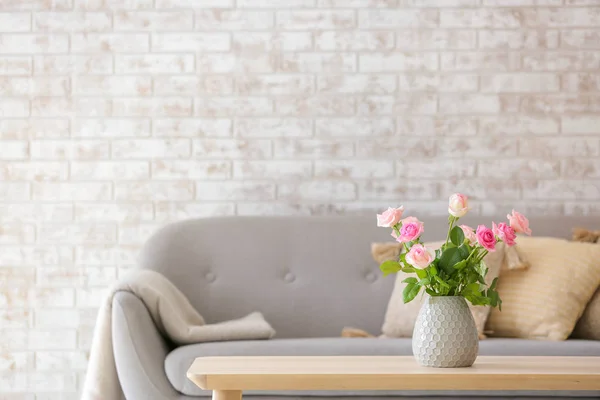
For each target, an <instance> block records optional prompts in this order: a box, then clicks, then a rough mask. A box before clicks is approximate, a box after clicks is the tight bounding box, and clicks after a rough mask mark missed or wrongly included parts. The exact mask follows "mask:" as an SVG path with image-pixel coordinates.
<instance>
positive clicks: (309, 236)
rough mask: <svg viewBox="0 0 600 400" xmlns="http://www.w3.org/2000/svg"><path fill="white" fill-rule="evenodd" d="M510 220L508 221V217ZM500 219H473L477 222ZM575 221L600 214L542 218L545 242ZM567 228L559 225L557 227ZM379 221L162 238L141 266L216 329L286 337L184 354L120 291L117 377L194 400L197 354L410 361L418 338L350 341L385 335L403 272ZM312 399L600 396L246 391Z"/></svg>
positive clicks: (509, 347) (195, 227)
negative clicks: (264, 323) (387, 268)
mask: <svg viewBox="0 0 600 400" xmlns="http://www.w3.org/2000/svg"><path fill="white" fill-rule="evenodd" d="M500 219H501V218H498V219H497V220H500ZM489 221H491V218H473V219H469V218H465V223H469V224H471V225H472V226H475V225H477V224H478V223H488V224H489ZM424 222H425V228H426V231H425V236H424V238H425V239H426V240H438V239H441V238H443V236H444V234H445V232H446V218H444V217H439V218H430V219H425V220H424ZM573 226H590V227H593V226H595V227H598V226H600V218H596V219H591V218H587V217H580V218H568V217H562V218H532V219H531V227H532V228H533V230H534V233H535V234H536V235H547V236H558V237H565V238H568V237H569V236H570V231H571V228H572V227H573ZM557 229H558V230H557ZM390 240H392V239H391V238H390V235H389V229H384V228H377V227H376V220H375V216H374V215H370V216H346V217H229V218H209V219H198V220H190V221H184V222H179V223H175V224H171V225H168V226H166V227H165V228H163V229H162V230H160V231H159V232H158V233H156V234H155V235H154V236H153V237H152V238H151V239H150V240H149V241H148V243H147V244H146V246H145V248H144V250H143V252H142V255H141V262H140V267H141V268H149V269H152V270H155V271H159V272H161V273H163V274H164V275H165V276H166V277H168V278H169V279H170V280H171V281H172V282H173V283H174V284H175V285H176V286H177V287H179V288H180V289H181V291H182V292H183V293H184V294H185V295H187V297H188V298H189V299H190V301H191V303H192V304H193V305H194V306H195V307H196V308H197V309H198V311H199V312H200V313H201V314H202V315H203V316H204V317H205V318H206V319H207V321H208V322H216V321H222V320H227V319H232V318H237V317H240V316H243V315H245V314H248V313H250V312H252V311H260V312H262V313H263V314H264V315H265V317H266V319H267V320H268V321H269V322H270V323H271V324H272V325H273V327H274V328H275V330H276V331H277V335H276V338H275V339H272V340H267V341H239V342H222V343H204V344H196V345H190V346H183V347H179V348H175V347H174V346H173V345H172V344H171V343H169V342H168V341H167V340H165V338H163V337H161V335H160V334H159V333H158V332H157V330H156V328H155V326H154V324H153V322H152V320H151V318H150V316H149V314H148V312H147V310H146V308H145V306H144V304H143V303H142V302H141V301H140V300H139V299H138V298H137V297H135V296H134V295H132V294H129V293H125V292H120V293H118V294H117V295H116V296H115V298H114V304H113V306H114V307H113V316H112V318H113V338H114V349H115V356H116V362H117V370H118V374H119V379H120V381H121V384H122V387H123V390H124V392H125V394H126V397H127V399H129V400H146V399H164V400H166V399H169V400H171V399H180V400H183V399H192V398H196V397H202V396H207V395H209V394H210V393H208V392H204V391H201V390H199V389H198V388H196V387H195V386H194V385H193V384H192V382H190V381H189V380H187V378H186V376H185V372H186V370H187V368H188V367H189V366H190V364H191V363H192V361H193V360H194V358H196V357H202V356H217V355H218V356H224V355H410V354H411V345H410V339H409V338H406V339H345V338H340V332H341V330H342V328H344V327H345V326H353V327H357V328H362V329H365V330H367V331H370V332H372V333H375V334H378V333H379V332H380V331H381V325H382V322H383V317H384V313H385V309H386V306H387V303H388V300H389V297H390V293H391V290H392V286H393V283H394V278H393V277H386V278H384V277H382V275H381V273H380V272H379V270H378V265H377V264H376V263H375V262H374V261H373V260H372V258H371V254H370V244H371V243H372V242H374V241H390ZM480 355H506V356H510V355H537V356H549V355H564V356H568V355H572V356H600V342H594V341H585V340H573V339H571V340H567V341H564V342H542V341H532V340H521V339H503V338H502V339H501V338H498V339H487V340H484V341H482V342H481V346H480ZM245 395H246V396H252V398H253V399H255V400H259V399H261V400H262V399H263V398H265V399H266V398H267V397H268V398H270V399H273V398H274V396H279V397H282V396H286V397H288V398H290V399H291V398H294V399H299V398H305V397H308V396H310V397H311V398H312V399H318V398H325V397H328V398H329V397H332V396H335V397H346V398H352V399H358V398H361V399H367V398H381V397H382V396H386V397H394V398H402V399H408V398H413V397H414V398H421V399H422V398H424V397H426V398H431V399H433V398H439V397H448V396H457V398H465V397H467V396H473V397H472V398H491V397H493V398H520V397H531V396H542V397H551V398H554V399H556V398H570V397H571V396H585V397H589V398H600V393H598V392H595V393H590V392H580V393H561V392H537V393H514V392H506V393H501V392H490V393H464V392H402V393H400V392H375V393H371V392H369V393H365V392H360V393H347V392H312V393H306V392H301V393H290V392H287V393H272V392H268V393H260V392H254V393H246V394H245Z"/></svg>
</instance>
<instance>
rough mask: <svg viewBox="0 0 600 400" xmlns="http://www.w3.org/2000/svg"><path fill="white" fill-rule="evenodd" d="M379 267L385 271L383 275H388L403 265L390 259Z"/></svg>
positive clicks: (400, 268)
mask: <svg viewBox="0 0 600 400" xmlns="http://www.w3.org/2000/svg"><path fill="white" fill-rule="evenodd" d="M379 269H380V270H381V272H383V276H388V275H389V274H394V273H396V272H398V271H400V270H402V266H401V265H400V263H398V261H394V260H388V261H384V262H383V264H381V265H380V266H379Z"/></svg>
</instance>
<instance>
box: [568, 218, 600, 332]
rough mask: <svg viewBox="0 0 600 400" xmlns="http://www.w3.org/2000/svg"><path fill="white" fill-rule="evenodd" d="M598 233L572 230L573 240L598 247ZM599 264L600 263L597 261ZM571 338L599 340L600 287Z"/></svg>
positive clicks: (579, 229) (599, 235) (586, 230)
mask: <svg viewBox="0 0 600 400" xmlns="http://www.w3.org/2000/svg"><path fill="white" fill-rule="evenodd" d="M599 238H600V231H590V230H588V229H585V228H575V229H573V240H574V241H577V242H591V243H598V244H599V245H600V241H598V239H599ZM598 262H599V263H600V261H598ZM572 336H573V337H575V338H579V339H591V340H600V287H598V289H596V293H594V295H593V296H592V299H591V300H590V302H589V303H588V304H587V306H586V307H585V311H584V312H583V314H582V315H581V318H579V321H577V325H575V329H574V330H573V335H572Z"/></svg>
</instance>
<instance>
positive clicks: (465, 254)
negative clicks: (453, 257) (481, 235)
mask: <svg viewBox="0 0 600 400" xmlns="http://www.w3.org/2000/svg"><path fill="white" fill-rule="evenodd" d="M458 251H459V252H460V255H461V257H462V258H464V259H467V258H469V255H470V254H471V251H469V245H468V244H463V245H461V246H460V247H459V248H458Z"/></svg>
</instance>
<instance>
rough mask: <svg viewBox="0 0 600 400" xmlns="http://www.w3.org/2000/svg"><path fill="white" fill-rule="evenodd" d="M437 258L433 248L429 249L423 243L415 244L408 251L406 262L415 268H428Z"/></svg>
mask: <svg viewBox="0 0 600 400" xmlns="http://www.w3.org/2000/svg"><path fill="white" fill-rule="evenodd" d="M434 259H435V253H434V252H433V251H432V250H428V249H427V248H425V246H423V245H422V244H415V245H413V247H411V248H410V251H409V252H408V253H406V258H405V260H406V262H407V263H409V264H410V265H412V266H413V267H415V268H419V269H423V268H427V266H429V264H431V263H432V262H433V260H434Z"/></svg>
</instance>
